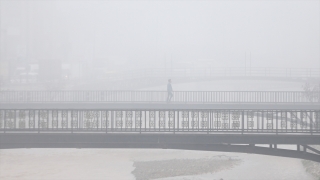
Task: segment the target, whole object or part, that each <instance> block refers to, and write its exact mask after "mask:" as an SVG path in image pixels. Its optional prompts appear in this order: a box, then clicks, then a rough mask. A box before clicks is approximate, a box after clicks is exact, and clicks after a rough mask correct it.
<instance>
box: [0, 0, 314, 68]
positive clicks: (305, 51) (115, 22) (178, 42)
mask: <svg viewBox="0 0 320 180" xmlns="http://www.w3.org/2000/svg"><path fill="white" fill-rule="evenodd" d="M0 2H1V61H3V60H4V61H8V60H9V61H14V60H16V59H18V61H19V62H20V61H21V62H27V63H37V62H40V61H61V62H62V63H68V64H70V63H71V64H72V63H73V64H74V65H77V64H82V65H84V66H94V67H107V68H108V69H114V68H120V67H121V68H144V67H153V68H163V67H175V68H185V67H244V66H245V65H247V66H249V64H250V58H251V66H253V67H290V68H291V67H292V68H301V67H304V68H319V67H320V60H319V59H320V55H319V54H320V52H319V51H320V46H319V42H320V36H319V34H320V33H319V32H320V28H319V22H320V19H319V17H320V16H319V12H320V11H319V7H320V5H319V1H258V0H255V1H31V0H24V1H23V0H1V1H0Z"/></svg>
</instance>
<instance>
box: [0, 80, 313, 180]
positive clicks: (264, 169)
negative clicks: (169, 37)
mask: <svg viewBox="0 0 320 180" xmlns="http://www.w3.org/2000/svg"><path fill="white" fill-rule="evenodd" d="M302 85H303V84H302V83H298V82H286V83H283V82H275V81H268V82H265V81H215V82H201V83H189V84H174V80H173V88H174V90H176V91H201V90H208V91H210V90H230V91H236V90H239V91H240V90H244V91H247V90H252V91H254V90H258V91H259V90H260V91H262V90H266V91H268V90H302V88H301V87H302ZM165 88H166V85H163V86H159V87H153V88H148V89H147V90H165ZM221 157H222V158H224V160H226V161H227V160H228V159H229V160H230V159H237V160H239V162H240V163H236V164H234V165H232V166H228V167H227V166H226V167H222V168H220V169H219V170H212V172H206V173H202V174H196V173H195V174H188V173H187V172H188V171H190V169H187V168H186V169H185V171H186V173H185V174H186V175H183V174H182V175H179V176H174V177H163V178H158V179H162V180H176V179H178V180H221V179H223V180H230V179H243V180H249V179H252V180H270V179H274V180H286V179H288V180H313V179H314V178H313V177H312V176H311V175H309V174H308V173H307V172H306V171H305V169H304V167H303V165H302V163H301V160H300V159H294V158H283V157H273V156H264V155H256V154H245V153H226V152H207V151H187V150H168V149H166V150H160V149H3V150H0V179H1V180H22V179H23V180H62V179H65V180H100V179H101V180H102V179H103V180H106V179H110V180H117V179H119V180H127V179H128V180H130V179H132V180H133V179H136V177H135V176H134V175H133V174H132V171H134V169H135V167H134V162H137V161H142V162H149V161H150V162H153V163H154V164H155V165H157V164H160V163H161V162H162V161H165V160H179V159H189V160H194V162H196V160H198V159H210V158H212V159H213V161H214V160H215V158H221ZM179 166H181V168H185V167H184V166H183V165H179ZM188 168H190V167H188ZM213 168H214V167H213ZM156 171H161V167H159V169H156Z"/></svg>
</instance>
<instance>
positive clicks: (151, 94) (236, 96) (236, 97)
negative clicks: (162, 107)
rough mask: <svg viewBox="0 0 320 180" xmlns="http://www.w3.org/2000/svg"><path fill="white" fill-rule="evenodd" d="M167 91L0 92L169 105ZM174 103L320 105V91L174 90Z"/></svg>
mask: <svg viewBox="0 0 320 180" xmlns="http://www.w3.org/2000/svg"><path fill="white" fill-rule="evenodd" d="M167 97H168V92H166V91H122V90H119V91H0V102H2V103H11V102H25V103H33V102H46V103H50V102H119V103H121V102H122V103H124V102H127V103H140V102H148V103H159V102H166V101H167ZM170 102H172V103H320V92H305V91H174V92H173V97H172V99H171V101H170Z"/></svg>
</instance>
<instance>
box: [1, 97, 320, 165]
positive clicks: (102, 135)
mask: <svg viewBox="0 0 320 180" xmlns="http://www.w3.org/2000/svg"><path fill="white" fill-rule="evenodd" d="M174 93H175V94H174V98H173V100H172V102H170V103H167V102H166V96H167V94H166V92H159V91H151V92H148V91H52V92H47V91H43V92H41V91H38V92H35V91H19V92H18V91H2V92H1V93H0V99H1V103H0V132H1V134H0V142H1V143H0V148H163V149H189V150H204V151H226V152H243V153H256V154H265V155H273V156H284V157H293V158H301V159H308V160H313V161H317V162H320V151H319V150H317V149H316V148H314V147H313V145H320V102H319V97H320V96H319V92H311V93H310V92H309V93H306V92H289V91H288V92H280V91H270V92H267V91H265V92H255V91H252V92H208V91H198V92H186V91H185V92H174ZM282 145H294V146H295V147H296V148H294V149H293V148H287V146H286V148H281V146H282Z"/></svg>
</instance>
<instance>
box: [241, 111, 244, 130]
mask: <svg viewBox="0 0 320 180" xmlns="http://www.w3.org/2000/svg"><path fill="white" fill-rule="evenodd" d="M243 133H244V110H242V131H241V134H243Z"/></svg>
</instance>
